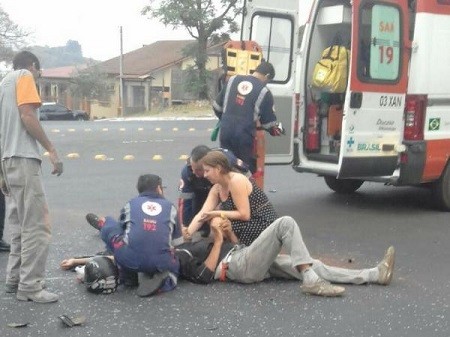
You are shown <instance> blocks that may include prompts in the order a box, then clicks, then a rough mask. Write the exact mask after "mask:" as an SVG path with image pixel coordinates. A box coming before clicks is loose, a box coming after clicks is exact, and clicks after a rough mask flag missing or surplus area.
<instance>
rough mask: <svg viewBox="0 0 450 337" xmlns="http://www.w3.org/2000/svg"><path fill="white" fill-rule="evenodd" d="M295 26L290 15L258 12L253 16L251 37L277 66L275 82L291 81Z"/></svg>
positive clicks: (268, 59)
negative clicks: (283, 15)
mask: <svg viewBox="0 0 450 337" xmlns="http://www.w3.org/2000/svg"><path fill="white" fill-rule="evenodd" d="M293 26H294V25H293V22H292V20H291V19H290V18H289V17H282V16H274V15H273V14H271V13H256V14H255V15H254V16H253V19H252V27H251V33H250V39H251V40H253V41H256V42H257V43H258V44H259V45H260V47H261V48H262V51H263V57H264V59H265V60H266V61H268V62H270V63H272V64H273V66H274V67H275V78H274V80H273V81H272V82H274V83H286V82H288V81H289V78H290V72H291V63H292V62H291V59H292V43H293V42H292V39H293Z"/></svg>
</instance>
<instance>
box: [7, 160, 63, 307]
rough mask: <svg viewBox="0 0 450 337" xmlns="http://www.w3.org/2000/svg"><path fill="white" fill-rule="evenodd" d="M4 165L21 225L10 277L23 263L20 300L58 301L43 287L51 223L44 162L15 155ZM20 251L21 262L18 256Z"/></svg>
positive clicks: (10, 266)
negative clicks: (46, 194)
mask: <svg viewBox="0 0 450 337" xmlns="http://www.w3.org/2000/svg"><path fill="white" fill-rule="evenodd" d="M4 164H5V165H4V167H5V168H6V170H5V173H6V174H5V175H6V179H7V184H8V187H9V191H10V194H11V198H12V199H13V200H14V203H15V210H14V209H13V210H12V212H10V213H9V214H10V215H11V216H12V217H17V219H18V225H19V229H17V224H16V225H15V226H16V228H15V229H13V232H14V234H13V240H14V250H13V255H12V259H10V261H9V262H8V275H7V278H9V280H12V279H13V274H14V272H15V271H14V269H15V268H16V266H17V264H18V263H19V264H20V272H19V275H20V276H19V278H20V281H19V285H18V290H17V299H18V300H22V301H27V300H31V301H34V302H38V303H48V302H55V301H57V300H58V295H56V294H52V293H50V292H48V291H46V290H43V284H44V278H45V266H46V262H47V256H48V250H49V245H50V239H51V226H50V220H49V214H48V207H47V201H46V198H45V193H44V188H43V185H42V179H41V177H42V175H41V164H40V161H38V160H36V159H27V158H11V159H7V160H6V161H5V163H4ZM10 204H11V203H9V205H10ZM9 205H8V206H9ZM13 206H14V205H13ZM15 212H17V214H15ZM17 240H19V241H20V243H19V242H18V241H17ZM19 245H20V246H19ZM19 251H20V262H19V261H18V258H17V255H16V254H17V252H19ZM10 257H11V254H10ZM8 283H9V282H8Z"/></svg>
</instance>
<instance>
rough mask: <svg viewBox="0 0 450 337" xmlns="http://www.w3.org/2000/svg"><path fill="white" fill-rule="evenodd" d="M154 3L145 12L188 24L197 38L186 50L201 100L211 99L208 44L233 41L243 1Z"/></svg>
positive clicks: (169, 23)
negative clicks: (192, 61) (209, 93)
mask: <svg viewBox="0 0 450 337" xmlns="http://www.w3.org/2000/svg"><path fill="white" fill-rule="evenodd" d="M150 2H151V4H150V5H149V6H146V7H144V8H143V10H142V14H143V15H149V16H150V17H152V18H156V19H158V20H159V21H160V22H162V23H163V24H164V25H166V26H172V27H173V28H174V29H175V28H180V27H184V28H186V30H187V31H188V33H189V35H191V36H192V37H193V38H194V39H195V40H196V44H195V46H193V48H189V50H186V51H185V52H186V56H191V57H193V59H194V63H195V66H194V69H191V71H190V74H191V76H192V74H194V77H196V78H195V79H194V82H197V85H195V86H192V82H193V80H192V79H191V80H190V81H189V82H190V88H191V89H192V88H197V89H196V90H198V95H199V98H200V99H207V98H208V85H207V80H208V72H207V70H206V63H207V61H208V56H207V47H208V44H209V43H211V42H217V41H218V40H222V41H226V40H229V38H230V36H229V33H235V32H237V31H238V29H239V27H238V24H237V23H236V21H235V19H236V17H237V16H238V15H239V14H240V13H241V10H242V9H241V7H240V6H238V4H239V3H240V0H150ZM192 70H194V72H192Z"/></svg>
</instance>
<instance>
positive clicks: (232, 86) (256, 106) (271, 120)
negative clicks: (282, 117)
mask: <svg viewBox="0 0 450 337" xmlns="http://www.w3.org/2000/svg"><path fill="white" fill-rule="evenodd" d="M274 77H275V69H274V67H273V65H272V64H271V63H269V62H265V61H263V62H261V63H260V64H259V65H258V67H256V69H255V71H254V72H253V74H252V75H235V76H232V77H231V78H230V79H229V80H228V82H227V84H226V85H225V86H224V88H223V89H222V90H221V91H220V93H219V95H218V96H217V98H216V100H215V101H214V103H213V109H214V113H215V114H216V116H217V117H218V118H219V119H220V147H221V148H224V149H229V150H231V151H233V153H234V154H235V155H236V157H238V158H240V159H242V160H243V161H244V162H245V163H247V164H248V165H249V167H250V171H251V172H252V173H255V172H256V157H255V153H254V138H255V135H256V126H257V125H256V123H257V122H259V123H260V124H261V127H262V128H263V129H265V130H267V131H268V132H269V133H270V134H271V135H272V136H280V135H281V134H283V133H284V130H283V128H282V127H281V125H280V124H279V123H278V122H277V118H276V116H275V113H274V107H273V105H274V102H273V96H272V93H271V92H270V90H269V89H268V88H267V87H266V83H267V82H269V81H270V80H272V79H273V78H274Z"/></svg>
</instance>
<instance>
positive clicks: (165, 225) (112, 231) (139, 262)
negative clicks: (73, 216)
mask: <svg viewBox="0 0 450 337" xmlns="http://www.w3.org/2000/svg"><path fill="white" fill-rule="evenodd" d="M137 190H138V192H139V195H138V196H137V197H135V198H133V199H131V200H130V201H128V202H127V203H126V205H125V206H124V208H123V209H122V211H121V214H120V217H119V222H118V221H116V220H114V219H113V218H111V217H106V218H99V217H98V216H96V215H95V214H93V213H89V214H87V215H86V220H87V221H88V222H89V224H90V225H91V226H92V227H94V228H95V229H97V230H99V231H100V234H101V238H102V240H103V241H104V242H105V244H106V247H107V249H108V251H110V252H113V255H114V259H115V261H116V263H117V265H118V267H119V274H120V278H121V281H122V282H124V281H125V282H126V280H127V279H132V278H133V276H135V275H136V274H137V276H138V279H139V280H138V283H139V288H138V295H139V296H149V295H152V294H153V291H151V292H149V293H142V292H141V288H143V287H141V285H143V284H144V283H145V281H146V280H148V279H149V278H150V279H151V278H153V277H156V276H157V277H158V278H159V277H160V275H162V274H164V275H166V276H165V277H164V279H161V289H160V290H162V291H169V290H172V289H174V288H175V287H176V284H177V275H178V269H179V264H178V261H177V259H176V258H175V256H174V249H173V247H174V246H175V245H177V244H180V243H181V242H182V241H183V238H182V236H181V229H180V228H179V225H178V218H177V210H176V208H175V206H174V205H173V204H172V203H171V202H170V201H168V200H167V199H165V198H164V196H163V190H162V180H161V178H160V177H159V176H157V175H155V174H145V175H142V176H140V177H139V179H138V182H137ZM141 283H142V284H141ZM136 285H137V284H136ZM158 286H159V285H158Z"/></svg>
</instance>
